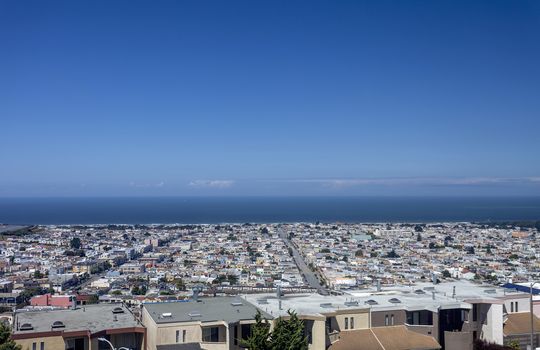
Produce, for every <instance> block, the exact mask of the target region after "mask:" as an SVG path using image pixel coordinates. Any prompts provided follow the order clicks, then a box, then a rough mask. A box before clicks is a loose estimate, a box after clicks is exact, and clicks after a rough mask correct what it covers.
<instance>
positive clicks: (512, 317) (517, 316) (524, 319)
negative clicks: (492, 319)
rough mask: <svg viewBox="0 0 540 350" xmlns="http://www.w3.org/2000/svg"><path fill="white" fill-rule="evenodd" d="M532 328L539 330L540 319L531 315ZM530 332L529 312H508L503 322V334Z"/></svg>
mask: <svg viewBox="0 0 540 350" xmlns="http://www.w3.org/2000/svg"><path fill="white" fill-rule="evenodd" d="M533 322H534V330H535V332H540V319H538V317H536V316H535V315H533ZM530 332H531V313H530V312H517V313H513V314H508V319H507V320H506V322H505V323H504V326H503V333H504V335H515V334H528V333H530Z"/></svg>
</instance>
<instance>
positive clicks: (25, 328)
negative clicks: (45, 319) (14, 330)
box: [19, 323, 34, 331]
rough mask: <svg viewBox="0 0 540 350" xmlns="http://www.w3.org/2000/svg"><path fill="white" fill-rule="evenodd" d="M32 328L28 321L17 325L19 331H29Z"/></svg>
mask: <svg viewBox="0 0 540 350" xmlns="http://www.w3.org/2000/svg"><path fill="white" fill-rule="evenodd" d="M32 329H34V327H32V325H31V324H30V323H23V324H22V326H21V327H19V330H20V331H31V330H32Z"/></svg>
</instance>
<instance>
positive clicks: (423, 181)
mask: <svg viewBox="0 0 540 350" xmlns="http://www.w3.org/2000/svg"><path fill="white" fill-rule="evenodd" d="M287 182H297V183H314V184H321V185H322V186H324V187H336V188H340V187H357V186H369V185H380V186H398V185H434V186H437V185H438V186H469V185H470V186H472V185H496V184H536V183H540V177H462V178H452V177H401V178H356V179H339V178H335V179H299V180H288V181H287Z"/></svg>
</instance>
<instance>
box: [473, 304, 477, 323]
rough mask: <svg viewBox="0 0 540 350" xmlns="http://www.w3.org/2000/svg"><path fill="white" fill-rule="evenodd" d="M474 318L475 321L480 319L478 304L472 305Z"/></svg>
mask: <svg viewBox="0 0 540 350" xmlns="http://www.w3.org/2000/svg"><path fill="white" fill-rule="evenodd" d="M472 320H473V322H476V321H478V304H473V306H472Z"/></svg>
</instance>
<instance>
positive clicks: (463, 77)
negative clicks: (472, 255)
mask: <svg viewBox="0 0 540 350" xmlns="http://www.w3.org/2000/svg"><path fill="white" fill-rule="evenodd" d="M539 130H540V2H539V1H492V0H489V1H470V0H465V1H459V0H458V1H456V0H449V1H380V0H377V1H369V2H367V1H290V0H288V1H251V0H250V1H159V2H157V1H137V0H126V1H110V0H106V1H97V0H92V1H83V0H77V1H73V0H66V1H24V0H4V1H1V2H0V196H6V197H9V196H94V195H99V196H101V195H110V196H124V195H268V194H271V195H365V194H375V195H378V194H381V195H392V194H395V195H414V194H420V195H452V194H459V195H490V194H504V195H513V194H515V195H540V133H539Z"/></svg>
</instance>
